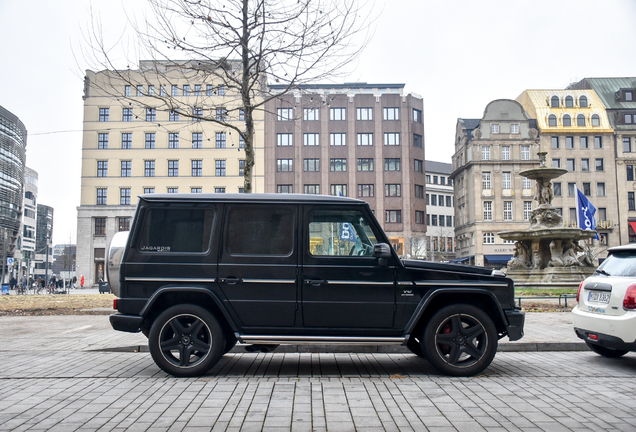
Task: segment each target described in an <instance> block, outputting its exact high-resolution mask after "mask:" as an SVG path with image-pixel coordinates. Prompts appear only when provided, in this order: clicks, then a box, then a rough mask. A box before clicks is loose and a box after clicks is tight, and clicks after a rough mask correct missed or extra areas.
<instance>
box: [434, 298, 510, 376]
mask: <svg viewBox="0 0 636 432" xmlns="http://www.w3.org/2000/svg"><path fill="white" fill-rule="evenodd" d="M497 343H498V339H497V329H496V328H495V325H494V323H493V322H492V319H490V317H489V316H488V315H487V314H486V313H485V312H484V311H482V310H481V309H479V308H477V307H475V306H471V305H468V304H454V305H449V306H445V307H443V308H442V309H440V310H439V311H437V312H436V313H435V315H433V317H432V318H431V319H430V321H429V322H428V324H427V326H426V328H425V329H424V343H423V348H424V353H425V355H426V359H427V360H428V361H429V362H430V363H431V365H432V366H433V367H435V369H437V370H439V371H440V372H442V373H444V374H446V375H450V376H472V375H476V374H478V373H480V372H482V371H483V370H484V369H486V368H487V367H488V366H489V365H490V363H491V362H492V360H493V358H494V357H495V353H496V352H497Z"/></svg>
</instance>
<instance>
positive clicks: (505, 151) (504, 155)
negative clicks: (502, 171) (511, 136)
mask: <svg viewBox="0 0 636 432" xmlns="http://www.w3.org/2000/svg"><path fill="white" fill-rule="evenodd" d="M501 159H502V160H510V146H501Z"/></svg>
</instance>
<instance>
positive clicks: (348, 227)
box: [306, 210, 378, 260]
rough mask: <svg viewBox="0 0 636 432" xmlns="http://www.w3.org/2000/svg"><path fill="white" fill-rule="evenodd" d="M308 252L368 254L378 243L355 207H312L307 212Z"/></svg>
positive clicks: (319, 254)
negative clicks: (343, 209) (345, 208)
mask: <svg viewBox="0 0 636 432" xmlns="http://www.w3.org/2000/svg"><path fill="white" fill-rule="evenodd" d="M308 236H309V239H307V241H306V244H308V245H309V253H310V254H311V255H312V256H316V257H324V256H327V257H329V256H340V257H343V259H345V258H346V259H351V260H354V259H357V258H358V257H372V256H373V245H374V244H376V243H377V242H378V240H377V239H378V235H377V233H375V232H374V230H373V228H372V227H371V224H370V223H369V220H368V219H367V217H366V215H365V214H363V213H361V212H359V211H356V210H345V211H342V210H315V211H312V212H311V213H310V214H309V230H308Z"/></svg>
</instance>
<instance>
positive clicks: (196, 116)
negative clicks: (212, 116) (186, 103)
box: [192, 107, 220, 122]
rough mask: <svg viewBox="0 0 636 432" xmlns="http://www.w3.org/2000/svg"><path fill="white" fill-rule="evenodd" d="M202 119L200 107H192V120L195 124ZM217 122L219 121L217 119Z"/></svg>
mask: <svg viewBox="0 0 636 432" xmlns="http://www.w3.org/2000/svg"><path fill="white" fill-rule="evenodd" d="M202 117H203V108H201V107H192V120H193V121H195V122H200V121H201V118H202ZM217 120H220V119H218V118H217Z"/></svg>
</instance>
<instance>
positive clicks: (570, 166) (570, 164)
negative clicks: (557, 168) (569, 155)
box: [566, 159, 576, 171]
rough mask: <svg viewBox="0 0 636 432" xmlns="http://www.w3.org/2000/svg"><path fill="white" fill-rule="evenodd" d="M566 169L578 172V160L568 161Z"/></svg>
mask: <svg viewBox="0 0 636 432" xmlns="http://www.w3.org/2000/svg"><path fill="white" fill-rule="evenodd" d="M566 169H567V170H568V171H576V160H575V159H568V160H567V166H566Z"/></svg>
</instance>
